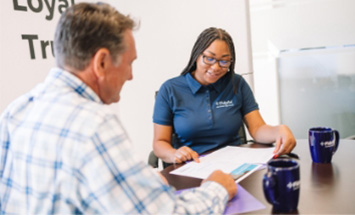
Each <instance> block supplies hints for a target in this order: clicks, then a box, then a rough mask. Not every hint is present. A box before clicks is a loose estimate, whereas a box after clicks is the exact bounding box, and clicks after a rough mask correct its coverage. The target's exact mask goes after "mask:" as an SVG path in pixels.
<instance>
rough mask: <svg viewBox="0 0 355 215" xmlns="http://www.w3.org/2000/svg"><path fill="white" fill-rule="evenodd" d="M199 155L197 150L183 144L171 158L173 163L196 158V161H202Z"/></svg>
mask: <svg viewBox="0 0 355 215" xmlns="http://www.w3.org/2000/svg"><path fill="white" fill-rule="evenodd" d="M198 157H199V155H198V154H197V152H195V151H194V150H192V149H191V148H190V147H187V146H182V147H180V148H178V149H177V150H176V151H175V153H173V157H172V159H171V161H172V163H182V162H185V161H188V160H194V161H196V162H198V163H199V162H200V160H199V159H198Z"/></svg>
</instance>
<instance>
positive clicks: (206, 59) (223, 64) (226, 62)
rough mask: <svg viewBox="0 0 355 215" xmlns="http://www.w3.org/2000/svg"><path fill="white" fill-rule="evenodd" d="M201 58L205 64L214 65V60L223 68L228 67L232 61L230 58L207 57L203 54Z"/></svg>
mask: <svg viewBox="0 0 355 215" xmlns="http://www.w3.org/2000/svg"><path fill="white" fill-rule="evenodd" d="M202 60H203V62H204V63H205V64H208V65H214V64H215V63H216V62H218V65H219V66H220V67H223V68H228V67H229V66H230V65H231V63H232V60H217V59H216V58H213V57H208V56H206V55H204V54H202Z"/></svg>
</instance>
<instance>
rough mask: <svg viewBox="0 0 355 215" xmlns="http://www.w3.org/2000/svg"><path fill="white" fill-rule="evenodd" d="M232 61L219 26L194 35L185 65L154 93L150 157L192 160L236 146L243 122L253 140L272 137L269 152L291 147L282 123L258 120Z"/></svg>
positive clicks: (232, 54) (231, 48) (290, 136)
mask: <svg viewBox="0 0 355 215" xmlns="http://www.w3.org/2000/svg"><path fill="white" fill-rule="evenodd" d="M235 60H236V56H235V50H234V44H233V41H232V38H231V36H230V35H229V34H228V33H227V32H226V31H225V30H223V29H219V28H208V29H206V30H204V31H203V32H202V33H201V34H200V35H199V37H198V38H197V41H196V42H195V45H194V46H193V49H192V52H191V56H190V60H189V62H188V64H187V66H186V68H185V69H184V70H183V71H182V73H181V75H180V76H178V77H175V78H172V79H170V80H168V81H166V82H165V83H164V84H163V85H162V86H161V88H160V89H159V92H158V94H157V96H156V101H155V106H154V114H153V122H154V140H153V149H154V154H155V155H156V156H158V157H160V158H161V159H162V160H163V161H164V162H166V163H181V162H184V161H187V160H191V159H194V160H196V161H198V156H199V154H201V153H204V152H206V151H209V150H214V149H218V148H221V147H224V146H227V145H240V144H241V140H240V137H239V136H238V130H239V128H240V127H241V126H242V125H243V121H244V123H245V124H246V126H247V128H248V130H249V133H250V135H251V137H252V138H253V139H254V140H255V141H257V142H261V143H273V142H276V147H275V154H284V153H289V152H290V151H291V150H292V149H293V148H294V147H295V145H296V141H295V138H294V136H293V134H292V132H291V131H290V129H289V128H288V127H287V126H285V125H279V126H270V125H267V124H266V123H265V122H264V120H263V118H262V117H261V115H260V113H259V107H258V104H257V103H256V101H255V99H254V96H253V93H252V91H251V89H250V87H249V85H248V84H247V82H246V81H245V80H244V78H243V77H241V76H240V75H238V74H236V73H235V71H234V66H235ZM173 134H174V135H173ZM173 139H174V140H173Z"/></svg>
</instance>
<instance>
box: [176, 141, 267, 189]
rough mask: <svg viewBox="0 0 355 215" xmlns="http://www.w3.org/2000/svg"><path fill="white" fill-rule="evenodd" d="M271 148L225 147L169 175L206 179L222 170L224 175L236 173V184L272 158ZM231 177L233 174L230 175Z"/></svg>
mask: <svg viewBox="0 0 355 215" xmlns="http://www.w3.org/2000/svg"><path fill="white" fill-rule="evenodd" d="M273 151H274V147H272V148H245V147H237V146H227V147H224V148H222V149H220V150H217V151H215V152H213V153H211V154H208V155H207V156H205V157H202V158H200V163H196V162H190V163H187V164H185V165H184V166H182V167H180V168H178V169H176V170H173V171H171V172H170V173H171V174H175V175H183V176H189V177H194V178H201V179H206V178H207V177H208V176H209V175H210V174H211V173H212V172H213V171H215V170H218V169H219V170H222V171H223V172H225V173H232V172H235V171H236V172H237V174H236V177H235V179H237V181H236V182H239V181H241V180H242V179H244V178H245V177H247V176H248V175H250V174H251V173H252V172H254V171H256V170H257V169H259V168H260V166H261V164H265V163H266V162H267V161H268V160H269V159H271V158H272V156H273ZM232 175H233V173H232Z"/></svg>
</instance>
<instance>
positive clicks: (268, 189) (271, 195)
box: [263, 173, 276, 204]
mask: <svg viewBox="0 0 355 215" xmlns="http://www.w3.org/2000/svg"><path fill="white" fill-rule="evenodd" d="M275 187H276V180H275V178H274V177H273V176H272V175H271V176H270V177H269V176H267V173H266V174H265V175H264V178H263V190H264V194H265V197H266V200H267V201H268V202H269V203H270V204H274V202H275V201H276V199H275V196H276V195H275Z"/></svg>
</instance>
